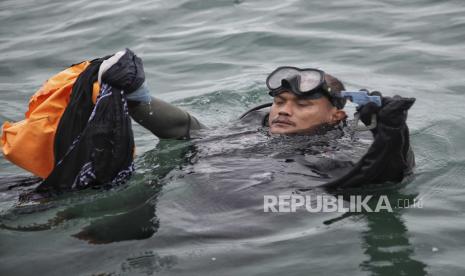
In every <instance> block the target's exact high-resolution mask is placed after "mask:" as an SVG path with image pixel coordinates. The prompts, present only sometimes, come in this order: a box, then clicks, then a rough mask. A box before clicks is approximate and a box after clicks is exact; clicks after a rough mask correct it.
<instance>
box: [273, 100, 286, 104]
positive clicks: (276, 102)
mask: <svg viewBox="0 0 465 276" xmlns="http://www.w3.org/2000/svg"><path fill="white" fill-rule="evenodd" d="M274 103H275V104H277V105H281V104H283V103H284V101H280V100H275V101H274Z"/></svg>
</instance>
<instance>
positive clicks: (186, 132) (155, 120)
mask: <svg viewBox="0 0 465 276" xmlns="http://www.w3.org/2000/svg"><path fill="white" fill-rule="evenodd" d="M128 105H129V114H130V115H131V117H132V118H133V119H134V120H135V121H136V122H137V123H139V124H140V125H141V126H143V127H145V128H146V129H148V130H150V131H151V132H152V133H153V134H155V135H156V136H157V137H159V138H166V139H168V138H173V139H185V138H190V133H191V131H192V130H197V129H200V128H203V127H204V126H203V125H202V124H201V123H200V122H199V121H198V120H197V119H196V118H195V117H194V116H192V115H190V114H189V113H188V112H186V111H184V110H182V109H180V108H179V107H177V106H174V105H172V104H170V103H167V102H164V101H162V100H160V99H156V98H154V97H151V100H150V101H149V102H131V101H128Z"/></svg>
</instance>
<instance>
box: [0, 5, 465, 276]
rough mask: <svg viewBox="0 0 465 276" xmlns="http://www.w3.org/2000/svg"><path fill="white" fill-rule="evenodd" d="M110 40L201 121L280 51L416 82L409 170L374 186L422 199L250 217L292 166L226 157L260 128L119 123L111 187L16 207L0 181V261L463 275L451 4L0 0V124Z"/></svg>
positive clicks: (82, 270)
mask: <svg viewBox="0 0 465 276" xmlns="http://www.w3.org/2000/svg"><path fill="white" fill-rule="evenodd" d="M125 47H129V48H131V49H133V50H134V51H135V52H136V53H137V54H138V55H139V56H141V57H142V58H143V60H144V65H145V70H146V75H147V80H148V83H149V86H150V87H151V91H152V95H154V96H157V97H160V98H162V99H164V100H167V101H170V102H174V103H176V104H178V105H180V106H182V107H183V108H185V109H187V110H189V111H190V112H192V113H193V114H194V115H195V116H196V117H197V118H199V119H200V120H201V121H203V122H204V123H205V124H207V125H210V126H223V125H225V124H227V123H228V122H230V121H231V120H233V119H234V118H237V116H238V115H239V114H241V113H242V112H243V111H245V110H246V109H247V108H248V107H251V106H254V105H256V104H260V103H263V102H266V101H268V100H269V99H268V96H267V95H266V89H265V85H264V79H265V77H266V75H267V73H269V72H270V71H272V70H273V69H274V68H275V67H277V66H281V65H294V66H302V67H318V68H321V69H323V70H325V71H327V72H330V73H332V74H333V75H335V76H337V77H339V78H340V79H341V80H342V81H343V82H344V83H345V84H346V86H347V87H348V88H350V89H359V88H367V89H370V90H380V91H382V92H383V93H384V94H385V95H391V96H392V95H394V94H401V95H403V96H405V97H416V98H417V102H416V103H415V105H414V106H413V108H412V109H411V111H410V113H409V120H408V123H409V127H410V129H411V138H412V145H413V148H414V151H415V154H416V159H417V166H416V169H415V178H414V179H413V181H411V182H410V183H403V184H400V185H395V186H391V187H386V188H384V189H380V190H379V189H378V190H377V191H376V192H377V193H383V194H387V195H388V196H389V199H390V200H391V201H393V202H395V201H396V200H397V199H405V198H408V199H420V200H421V202H422V203H423V208H409V209H400V208H396V209H395V210H394V213H369V214H356V215H347V214H346V215H343V214H338V213H318V214H309V213H302V212H300V213H295V214H265V213H263V211H262V209H261V208H262V202H263V195H264V194H280V193H289V192H292V191H293V190H295V189H296V188H299V187H302V186H305V183H306V182H305V179H307V178H306V177H305V176H303V175H297V176H296V175H295V174H294V175H293V176H292V177H290V178H289V176H288V175H286V174H282V173H281V174H280V173H279V172H280V169H282V168H281V167H278V168H276V167H267V166H279V165H282V164H276V163H272V162H271V163H266V162H265V164H267V166H263V164H264V163H263V162H264V161H263V160H268V161H269V160H271V159H270V158H268V157H269V156H268V155H266V154H263V155H260V154H259V153H257V152H254V151H253V150H251V152H249V153H248V155H246V154H236V155H235V154H234V153H235V151H234V149H235V148H238V149H241V150H243V151H242V153H244V152H246V153H247V148H248V147H249V146H250V144H259V145H262V146H263V147H265V148H266V146H270V147H271V146H272V144H271V143H269V142H267V141H266V139H265V138H264V137H263V136H261V135H263V134H260V133H258V134H256V135H255V136H252V137H249V136H247V132H246V131H244V130H243V129H242V130H237V129H236V132H237V133H238V134H241V131H244V133H243V134H244V135H245V136H244V137H245V138H243V139H238V138H237V137H236V138H235V137H226V139H218V140H216V141H215V140H214V139H213V143H212V144H211V145H212V146H208V144H205V145H206V146H205V147H204V148H206V149H210V150H211V152H210V153H208V152H207V153H205V155H202V154H200V153H199V154H196V153H195V151H193V150H192V148H191V145H190V144H189V142H187V141H181V142H179V141H162V142H159V140H158V139H156V138H155V137H154V136H153V135H152V134H150V133H149V132H148V131H146V130H144V129H143V128H141V127H140V126H138V125H137V124H134V131H135V135H136V144H137V157H136V167H137V171H138V172H137V174H136V175H135V176H134V177H133V178H132V180H131V181H130V182H129V183H128V184H127V185H124V186H122V187H118V188H116V189H114V190H111V191H84V192H80V193H76V194H72V195H66V196H64V197H61V198H58V199H56V200H52V201H50V202H48V203H47V204H44V205H42V206H29V207H28V206H16V205H17V193H18V192H19V191H18V192H16V193H12V192H4V193H2V194H0V220H1V224H2V225H3V227H2V228H1V229H0V274H1V275H40V274H42V275H92V274H94V275H102V274H103V275H205V274H208V275H283V274H285V275H309V274H311V275H319V274H323V273H324V274H327V275H339V274H343V275H426V274H431V275H461V274H463V273H464V272H465V265H464V263H463V259H464V254H463V248H464V246H465V234H464V230H463V229H465V223H464V222H463V221H462V219H463V218H464V215H465V212H464V209H465V199H464V196H465V192H464V191H463V189H462V186H463V184H464V183H463V179H464V178H465V173H464V172H465V150H464V146H465V142H464V141H465V130H464V127H463V124H462V120H463V119H464V118H465V112H464V111H463V101H464V96H463V91H464V89H465V85H464V82H463V72H464V69H465V62H464V55H463V53H464V50H465V7H464V6H463V3H462V1H458V0H457V1H433V0H429V1H427V0H411V1H396V0H391V1H386V0H385V1H367V0H356V1H355V0H353V1H352V0H349V1H303V0H292V1H282V0H281V1H275V0H268V1H264V0H257V1H247V0H245V1H241V0H235V1H233V0H228V1H223V0H218V1H213V0H204V1H200V0H197V1H193V0H190V1H178V0H176V1H88V0H80V1H72V2H58V1H55V2H53V1H45V0H38V1H27V0H23V1H7V0H4V1H2V2H0V61H1V62H0V95H1V96H0V105H1V107H2V108H1V110H0V122H4V121H6V120H8V121H18V120H21V119H22V118H23V116H24V112H25V111H26V108H27V102H28V99H29V97H30V96H31V95H32V94H33V93H34V92H35V91H36V90H37V89H38V88H39V87H40V85H41V84H42V83H43V81H45V80H46V79H47V78H48V77H50V76H51V75H53V74H55V73H56V72H58V71H60V70H62V69H64V68H66V67H67V66H68V65H70V64H73V63H76V62H78V61H81V60H85V59H91V58H95V57H100V56H104V55H107V54H110V53H114V52H116V51H118V50H120V49H122V48H125ZM218 135H219V136H221V135H223V138H224V135H226V136H227V134H225V133H221V131H220V133H219V134H218ZM247 137H249V138H247ZM247 139H249V140H247ZM267 143H268V144H267ZM215 146H216V148H215ZM199 147H200V148H202V143H200V146H199ZM209 154H210V155H209ZM186 156H187V157H186ZM202 160H204V161H202ZM194 161H196V162H194ZM207 161H209V162H207ZM243 162H245V165H244V164H243ZM180 164H181V166H180ZM270 171H272V172H273V173H270ZM267 172H268V173H267ZM277 172H278V173H277ZM16 174H23V175H24V174H26V172H24V171H22V170H21V169H19V168H17V167H15V166H14V165H12V164H10V163H9V162H8V161H6V160H5V159H4V158H3V157H2V158H0V178H5V177H9V176H11V175H16ZM308 177H310V178H311V176H308ZM270 183H271V184H270Z"/></svg>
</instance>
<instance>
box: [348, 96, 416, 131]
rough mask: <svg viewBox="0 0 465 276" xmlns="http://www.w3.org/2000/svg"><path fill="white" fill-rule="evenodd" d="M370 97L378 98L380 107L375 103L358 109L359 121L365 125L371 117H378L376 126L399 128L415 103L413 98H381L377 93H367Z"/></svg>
mask: <svg viewBox="0 0 465 276" xmlns="http://www.w3.org/2000/svg"><path fill="white" fill-rule="evenodd" d="M368 95H370V96H380V97H381V102H382V105H381V107H379V106H377V105H376V104H375V103H372V102H370V103H367V104H366V105H363V106H361V107H359V108H357V111H358V112H359V113H360V120H362V122H363V123H364V124H365V125H368V124H370V122H371V116H372V115H373V114H376V115H377V116H378V124H383V125H386V126H389V127H400V126H402V125H403V124H405V122H406V120H407V110H409V109H410V107H412V105H413V104H414V103H415V98H404V97H401V96H399V95H395V96H394V97H383V96H382V94H381V93H380V92H378V91H373V92H371V93H368Z"/></svg>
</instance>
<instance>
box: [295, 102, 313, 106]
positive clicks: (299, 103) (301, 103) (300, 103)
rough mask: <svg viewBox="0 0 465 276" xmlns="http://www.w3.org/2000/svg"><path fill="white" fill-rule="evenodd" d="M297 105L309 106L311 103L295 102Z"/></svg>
mask: <svg viewBox="0 0 465 276" xmlns="http://www.w3.org/2000/svg"><path fill="white" fill-rule="evenodd" d="M297 105H298V106H310V105H312V103H310V102H297Z"/></svg>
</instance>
